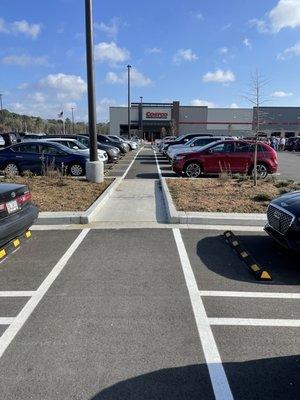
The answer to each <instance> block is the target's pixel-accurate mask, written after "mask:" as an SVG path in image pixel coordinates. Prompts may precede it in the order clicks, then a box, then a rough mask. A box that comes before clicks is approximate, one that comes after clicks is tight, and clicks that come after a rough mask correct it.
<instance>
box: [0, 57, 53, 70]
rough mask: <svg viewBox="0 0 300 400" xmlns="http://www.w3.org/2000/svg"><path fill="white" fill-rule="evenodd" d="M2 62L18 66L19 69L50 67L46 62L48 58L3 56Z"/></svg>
mask: <svg viewBox="0 0 300 400" xmlns="http://www.w3.org/2000/svg"><path fill="white" fill-rule="evenodd" d="M2 62H3V63H4V64H10V65H18V66H20V67H29V66H32V65H39V66H43V67H49V66H51V64H50V63H49V61H48V57H46V56H40V57H32V56H30V55H28V54H21V55H19V56H17V55H10V56H5V57H3V58H2Z"/></svg>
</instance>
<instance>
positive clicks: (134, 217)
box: [95, 148, 167, 223]
mask: <svg viewBox="0 0 300 400" xmlns="http://www.w3.org/2000/svg"><path fill="white" fill-rule="evenodd" d="M156 177H157V178H158V171H157V167H156V162H155V157H154V153H153V151H152V149H149V148H146V149H143V150H142V151H141V152H140V153H139V155H138V156H137V158H136V160H135V162H134V163H133V165H132V167H131V168H130V170H129V171H128V173H127V175H126V177H125V179H123V180H122V182H121V183H120V185H119V187H118V188H117V189H116V191H115V192H114V193H113V195H112V196H111V198H110V199H109V201H108V202H107V203H106V204H105V205H104V207H103V208H102V209H101V210H100V212H99V214H98V215H97V217H96V219H95V222H120V223H127V222H137V223H139V222H155V223H164V222H166V221H167V216H166V211H165V205H164V200H163V195H162V191H161V186H160V181H159V179H156Z"/></svg>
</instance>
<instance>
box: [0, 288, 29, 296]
mask: <svg viewBox="0 0 300 400" xmlns="http://www.w3.org/2000/svg"><path fill="white" fill-rule="evenodd" d="M35 293H36V292H35V291H34V292H30V291H21V290H20V291H17V292H16V291H10V292H4V291H2V292H0V297H32V296H33V295H34V294H35Z"/></svg>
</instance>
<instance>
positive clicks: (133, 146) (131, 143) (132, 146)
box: [108, 135, 138, 150]
mask: <svg viewBox="0 0 300 400" xmlns="http://www.w3.org/2000/svg"><path fill="white" fill-rule="evenodd" d="M108 137H109V138H110V139H112V140H118V141H119V142H121V143H127V144H128V146H129V148H130V150H136V149H137V147H138V144H137V142H134V141H132V140H129V139H127V140H126V139H123V138H121V137H120V136H117V135H108Z"/></svg>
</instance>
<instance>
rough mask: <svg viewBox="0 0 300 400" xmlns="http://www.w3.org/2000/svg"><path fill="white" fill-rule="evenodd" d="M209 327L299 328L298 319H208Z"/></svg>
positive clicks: (299, 322) (299, 321)
mask: <svg viewBox="0 0 300 400" xmlns="http://www.w3.org/2000/svg"><path fill="white" fill-rule="evenodd" d="M208 322H209V323H210V325H223V326H277V327H296V328H300V320H299V319H260V318H208Z"/></svg>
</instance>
